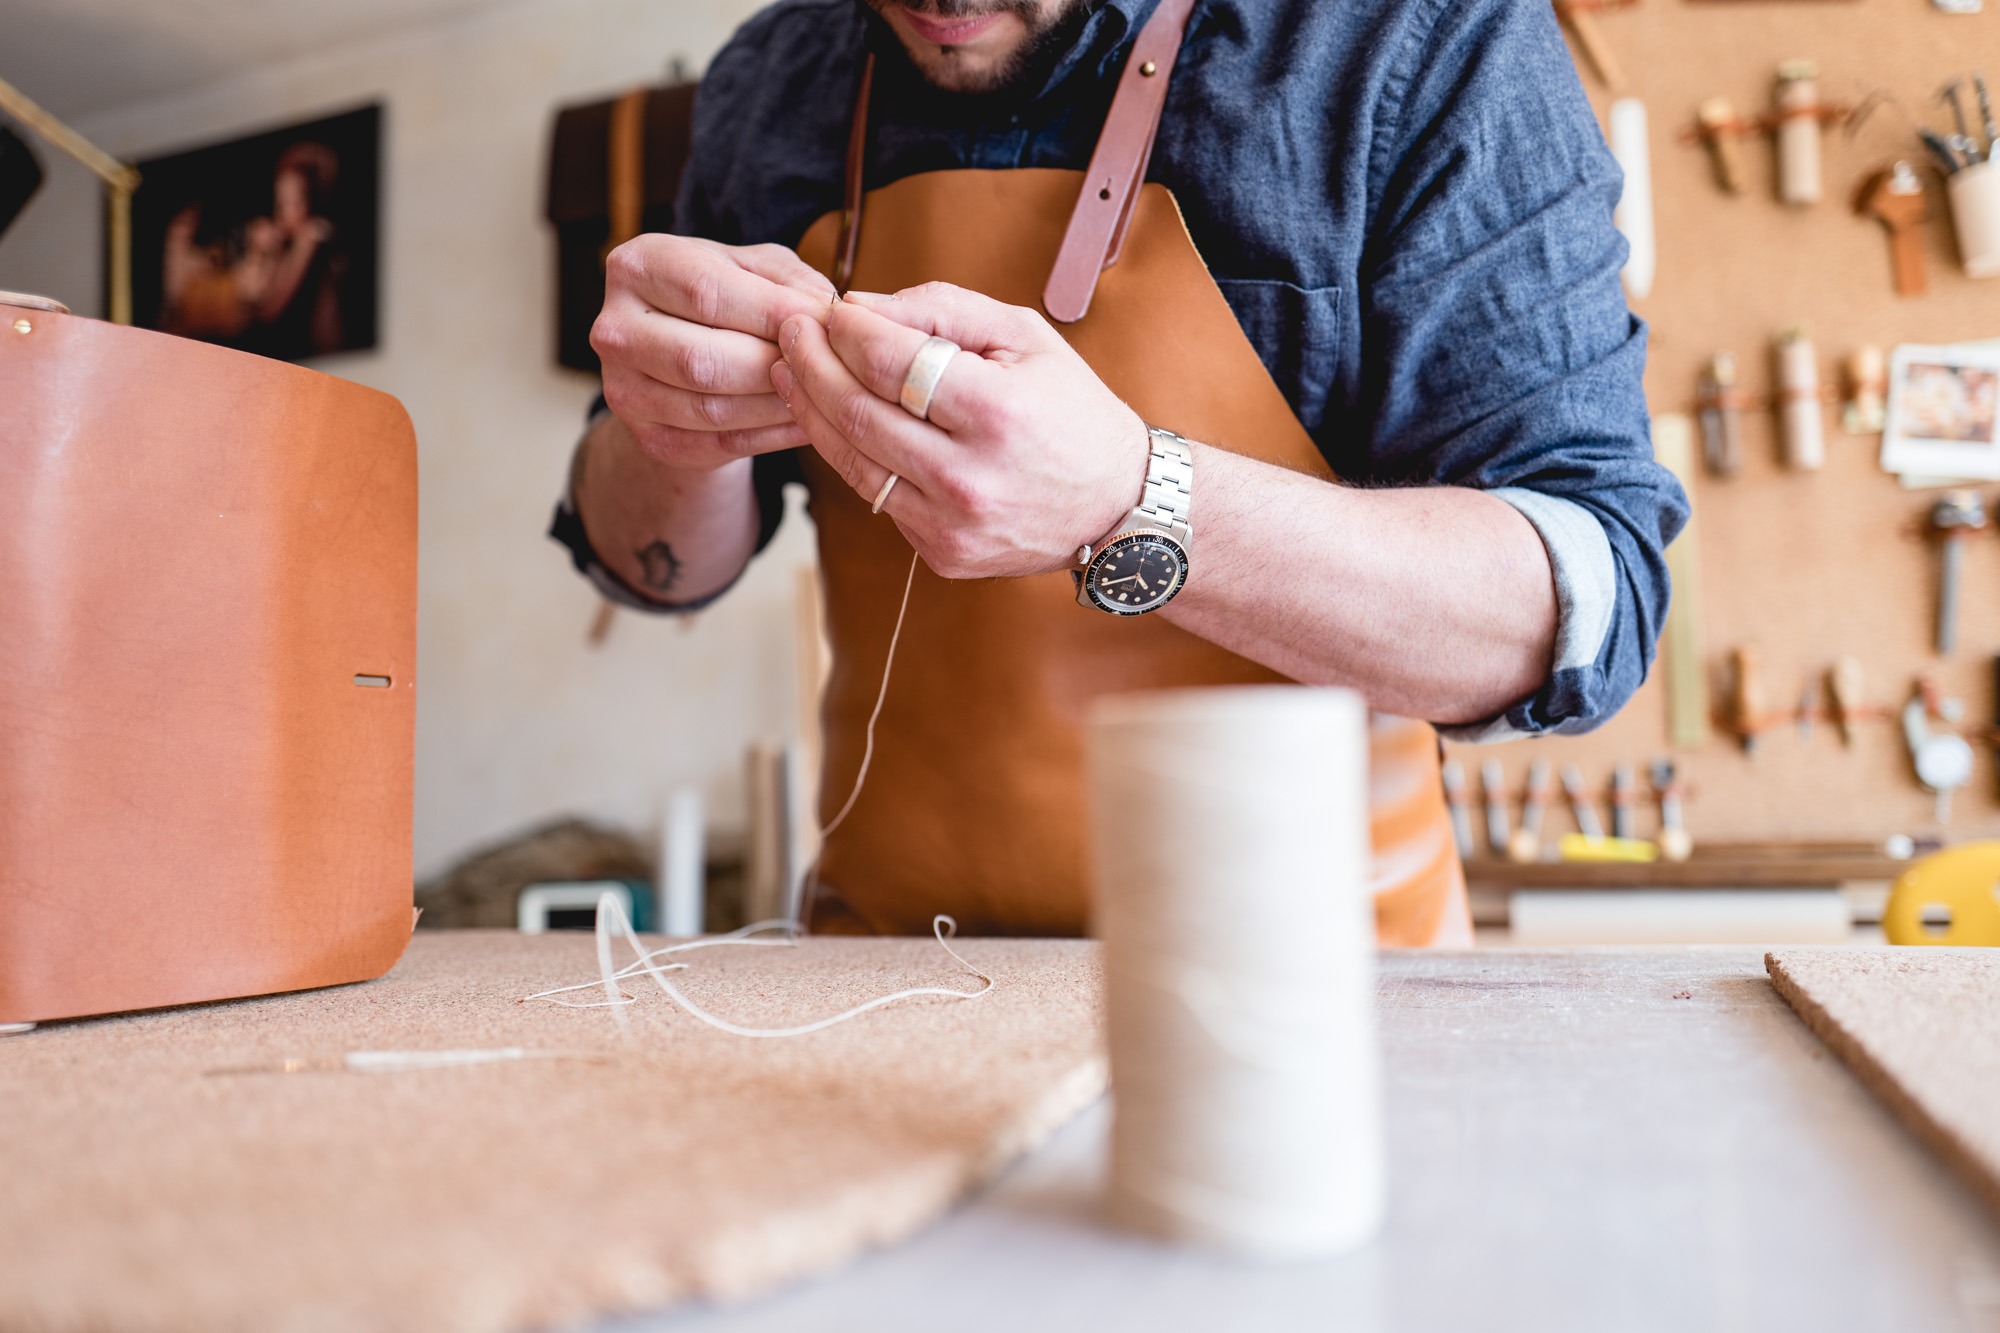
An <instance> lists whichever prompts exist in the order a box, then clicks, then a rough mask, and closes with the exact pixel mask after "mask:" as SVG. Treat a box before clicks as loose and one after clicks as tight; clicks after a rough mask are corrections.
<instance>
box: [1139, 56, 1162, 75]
mask: <svg viewBox="0 0 2000 1333" xmlns="http://www.w3.org/2000/svg"><path fill="white" fill-rule="evenodd" d="M1159 72H1160V67H1159V66H1158V65H1157V64H1155V63H1154V62H1152V61H1150V60H1148V61H1147V62H1146V63H1145V64H1143V65H1141V66H1139V73H1140V74H1141V75H1143V76H1144V77H1146V78H1148V79H1150V78H1152V77H1153V76H1154V75H1155V74H1158V73H1159Z"/></svg>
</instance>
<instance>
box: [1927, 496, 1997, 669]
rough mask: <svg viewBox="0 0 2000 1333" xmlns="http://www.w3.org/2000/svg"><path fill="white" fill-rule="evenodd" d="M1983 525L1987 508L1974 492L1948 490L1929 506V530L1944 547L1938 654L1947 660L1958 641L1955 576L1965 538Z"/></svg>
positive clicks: (1957, 571) (1939, 588)
mask: <svg viewBox="0 0 2000 1333" xmlns="http://www.w3.org/2000/svg"><path fill="white" fill-rule="evenodd" d="M1985 526H1986V506H1985V505H1983V504H1982V503H1981V502H1980V499H1979V492H1977V491H1951V492H1948V493H1947V494H1946V495H1945V497H1944V498H1943V499H1942V500H1939V501H1938V502H1937V504H1935V505H1933V506H1932V507H1931V531H1933V532H1935V533H1936V534H1937V537H1938V541H1939V542H1940V543H1941V544H1942V545H1943V548H1944V549H1943V552H1942V556H1943V565H1942V567H1941V569H1940V572H1939V575H1938V603H1937V651H1938V656H1939V657H1949V656H1950V655H1951V651H1952V648H1953V646H1954V645H1955V643H1956V642H1957V638H1958V577H1959V567H1960V565H1962V564H1963V563H1964V554H1965V553H1964V549H1963V547H1964V543H1965V539H1966V538H1967V537H1969V536H1971V535H1972V534H1973V533H1975V532H1978V531H1979V530H1980V529H1982V528H1984V527H1985Z"/></svg>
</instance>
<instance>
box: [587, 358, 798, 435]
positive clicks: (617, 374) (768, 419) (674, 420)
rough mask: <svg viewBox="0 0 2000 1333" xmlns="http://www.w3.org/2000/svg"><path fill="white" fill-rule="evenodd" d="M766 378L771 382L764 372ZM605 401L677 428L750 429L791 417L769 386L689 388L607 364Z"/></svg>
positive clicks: (624, 415) (621, 412)
mask: <svg viewBox="0 0 2000 1333" xmlns="http://www.w3.org/2000/svg"><path fill="white" fill-rule="evenodd" d="M765 383H766V384H767V385H768V384H769V383H770V381H769V379H768V378H767V379H766V380H765ZM604 401H605V402H606V403H609V404H610V405H611V410H612V411H613V412H616V413H617V414H618V416H619V418H620V419H621V420H623V421H626V422H634V421H642V422H648V423H652V424H656V425H661V426H672V427H674V428H676V429H678V430H707V431H722V430H754V429H756V428H758V427H760V426H777V425H782V424H783V423H785V422H787V421H790V420H791V419H792V414H791V411H790V409H788V408H787V407H786V406H785V404H784V402H783V400H781V399H780V398H779V397H778V395H776V394H775V393H772V392H771V391H770V390H769V389H768V388H766V389H765V391H764V392H763V393H758V394H716V393H690V392H688V391H687V390H686V389H682V388H678V387H676V386H674V385H671V384H662V383H661V382H660V381H658V380H656V379H653V378H651V377H650V376H646V375H639V374H634V373H632V372H630V371H618V370H614V369H612V368H610V367H606V369H605V374H604Z"/></svg>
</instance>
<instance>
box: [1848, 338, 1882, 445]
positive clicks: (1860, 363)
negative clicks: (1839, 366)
mask: <svg viewBox="0 0 2000 1333" xmlns="http://www.w3.org/2000/svg"><path fill="white" fill-rule="evenodd" d="M1842 378H1843V379H1844V380H1845V381H1846V388H1847V393H1846V397H1845V398H1844V399H1843V401H1842V402H1841V406H1840V428H1841V429H1842V430H1844V431H1846V432H1847V433H1848V434H1849V435H1880V434H1881V433H1882V429H1883V427H1884V426H1886V425H1887V424H1888V413H1889V360H1888V358H1887V357H1885V356H1884V355H1883V354H1882V349H1881V348H1879V347H1876V346H1873V345H1868V346H1863V347H1857V348H1855V349H1854V350H1853V351H1852V352H1851V353H1849V354H1848V357H1847V363H1846V365H1845V366H1844V367H1843V370H1842Z"/></svg>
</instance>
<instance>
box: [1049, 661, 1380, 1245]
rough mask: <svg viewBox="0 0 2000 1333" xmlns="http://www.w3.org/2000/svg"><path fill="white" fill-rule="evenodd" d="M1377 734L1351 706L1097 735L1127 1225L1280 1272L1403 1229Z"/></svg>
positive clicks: (1160, 701) (1128, 709)
mask: <svg viewBox="0 0 2000 1333" xmlns="http://www.w3.org/2000/svg"><path fill="white" fill-rule="evenodd" d="M1367 744H1368V740H1367V715H1366V710H1365V708H1364V707H1363V705H1362V704H1361V701H1360V700H1359V698H1358V697H1356V696H1354V695H1352V694H1350V693H1347V692H1344V691H1334V690H1316V689H1306V688H1302V687H1253V688H1241V689H1208V690H1197V691H1172V692H1167V693H1160V694H1150V695H1132V696H1125V697H1122V698H1112V699H1106V700H1103V701H1101V702H1100V703H1099V704H1098V705H1097V706H1096V707H1095V708H1094V709H1093V710H1092V714H1091V720H1090V728H1089V744H1088V753H1089V764H1090V771H1089V790H1090V793H1091V806H1092V810H1091V814H1092V825H1093V827H1092V851H1093V861H1094V864H1093V871H1094V878H1093V895H1094V897H1093V909H1094V911H1095V914H1096V923H1097V929H1098V932H1099V934H1100V935H1101V936H1102V937H1103V938H1104V941H1105V951H1106V954H1105V971H1106V989H1107V1008H1108V1011H1109V1013H1108V1017H1109V1024H1108V1038H1109V1043H1110V1049H1111V1069H1112V1087H1113V1092H1114V1108H1115V1110H1114V1120H1113V1131H1112V1163H1111V1177H1110V1202H1111V1209H1112V1212H1113V1214H1114V1216H1116V1217H1117V1218H1119V1219H1120V1220H1121V1221H1123V1222H1124V1223H1126V1224H1127V1225H1130V1226H1133V1227H1136V1228H1138V1229H1141V1230H1144V1231H1148V1232H1151V1233H1154V1234H1160V1235H1164V1236H1167V1237H1168V1238H1170V1239H1175V1240H1181V1241H1191V1242H1195V1243H1200V1244H1205V1245H1211V1246H1216V1247H1220V1248H1223V1249H1227V1250H1231V1251H1235V1252H1239V1253H1244V1254H1249V1255H1254V1256H1259V1257H1266V1258H1295V1257H1296V1258H1304V1257H1314V1256H1323V1255H1329V1254H1335V1253H1339V1252H1341V1251H1343V1250H1346V1249H1350V1248H1352V1247H1354V1246H1356V1245H1359V1244H1362V1243H1364V1242H1365V1241H1366V1240H1367V1239H1368V1238H1369V1237H1371V1236H1372V1235H1374V1234H1375V1232H1376V1230H1377V1229H1378V1228H1379V1227H1380V1225H1381V1218H1382V1213H1383V1209H1384V1202H1385V1194H1386V1190H1385V1180H1384V1148H1383V1139H1382V1123H1381V1117H1382V1112H1381V1088H1380V1081H1381V1073H1380V1055H1379V1051H1378V1048H1377V1043H1376V1036H1375V1028H1374V1015H1373V985H1374V980H1373V978H1374V955H1373V948H1374V921H1373V912H1372V905H1371V902H1370V899H1369V895H1368V891H1367V885H1368V817H1367V771H1366V754H1367Z"/></svg>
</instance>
